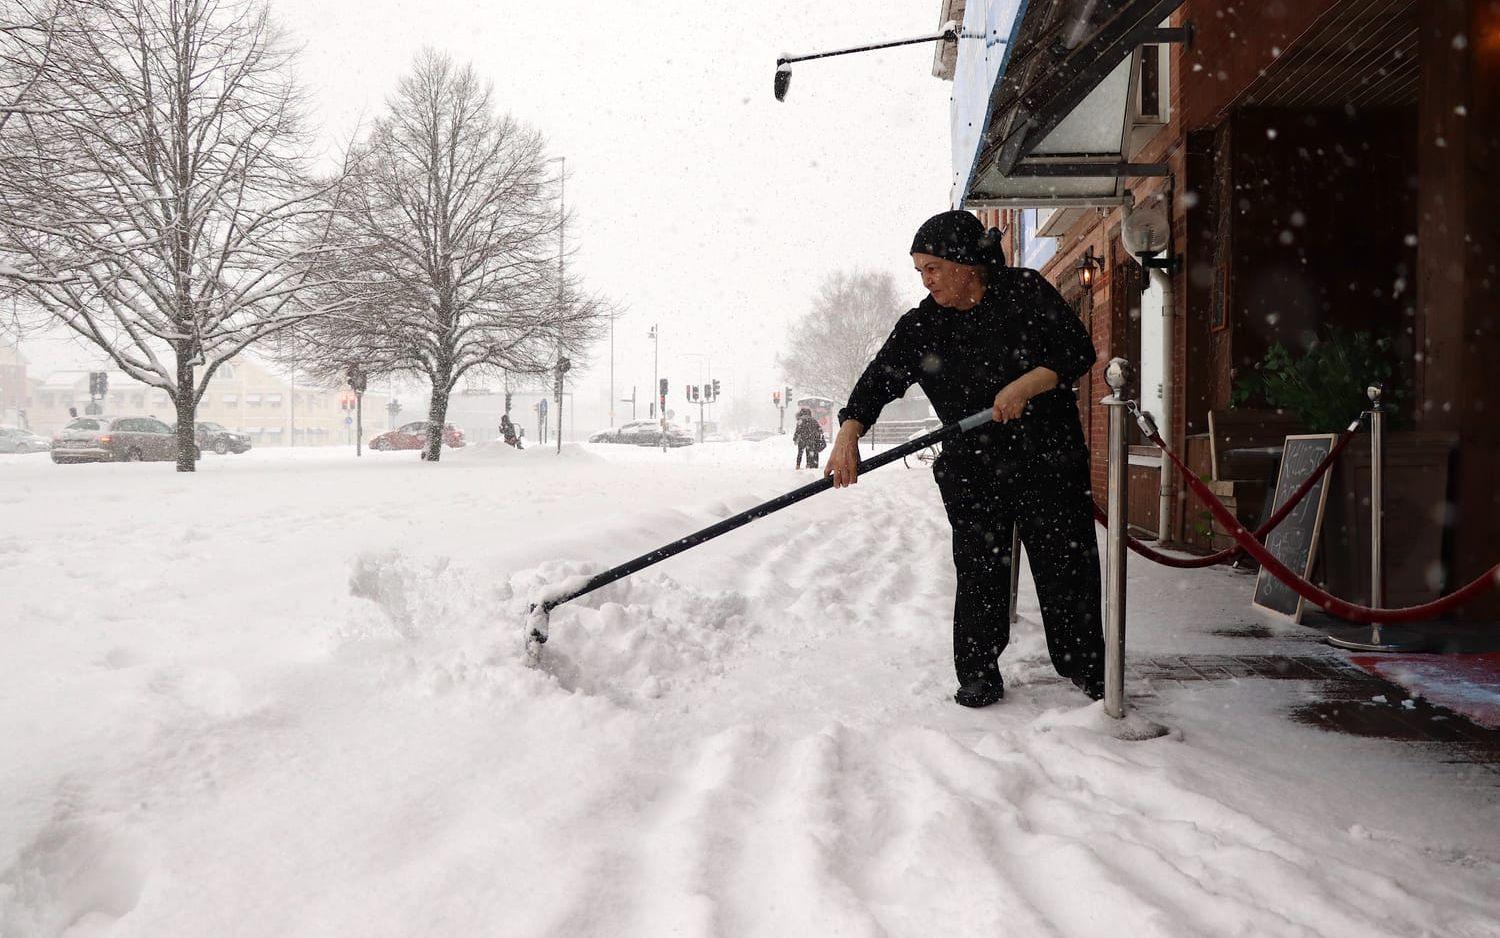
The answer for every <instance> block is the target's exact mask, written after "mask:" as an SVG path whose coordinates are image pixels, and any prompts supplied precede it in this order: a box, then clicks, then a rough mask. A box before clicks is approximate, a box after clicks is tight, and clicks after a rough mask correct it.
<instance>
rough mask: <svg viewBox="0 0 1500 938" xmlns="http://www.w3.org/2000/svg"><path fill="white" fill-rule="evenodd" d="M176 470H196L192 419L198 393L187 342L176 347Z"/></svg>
mask: <svg viewBox="0 0 1500 938" xmlns="http://www.w3.org/2000/svg"><path fill="white" fill-rule="evenodd" d="M176 351H177V398H176V401H175V404H176V408H177V471H178V472H196V471H197V470H198V441H197V434H196V433H195V432H194V430H195V424H194V421H195V419H196V417H197V415H198V400H197V398H198V395H197V389H196V387H195V386H194V384H193V357H192V349H191V348H190V347H188V343H187V342H183V343H182V344H181V347H179V348H177V350H176Z"/></svg>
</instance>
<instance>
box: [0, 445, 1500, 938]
mask: <svg viewBox="0 0 1500 938" xmlns="http://www.w3.org/2000/svg"><path fill="white" fill-rule="evenodd" d="M790 464H791V453H790V450H789V449H788V448H787V447H786V446H785V445H783V444H782V443H781V442H780V441H776V440H772V441H767V442H766V443H762V444H720V445H710V446H699V447H691V448H688V449H685V450H675V451H672V452H670V453H665V454H663V453H660V452H657V451H654V450H638V449H632V448H623V447H608V446H599V447H591V446H583V447H568V448H566V449H565V451H564V453H563V454H562V455H561V456H560V457H559V456H557V455H554V454H553V453H552V452H550V451H545V452H543V451H528V452H526V453H524V454H521V453H516V452H514V451H511V450H508V449H504V448H501V447H493V446H484V447H472V448H470V449H468V450H466V451H462V452H458V453H453V454H451V455H449V456H445V459H444V462H442V463H441V464H439V465H437V466H430V465H423V464H420V463H418V462H417V461H416V459H415V458H414V456H413V455H411V454H405V453H377V454H369V455H367V456H366V457H365V458H364V459H363V460H361V461H359V462H356V461H355V460H354V459H353V457H352V453H348V452H344V451H327V450H303V451H296V452H275V451H263V452H254V453H251V454H249V455H247V456H243V457H228V458H209V459H208V460H207V461H206V462H205V463H204V464H203V466H202V472H201V473H200V474H199V475H198V476H197V477H196V478H186V477H183V476H179V475H177V474H175V473H173V472H172V471H171V469H170V466H168V465H165V464H156V465H153V464H136V465H118V466H116V465H107V466H76V467H58V466H53V465H51V464H50V463H48V462H46V461H45V459H44V458H42V459H38V458H37V457H0V936H3V938H12V936H17V938H19V936H50V935H70V936H86V935H143V936H144V935H149V936H163V935H184V936H186V935H216V936H228V935H247V936H251V935H253V936H283V935H353V934H359V935H366V936H379V935H391V936H398V935H399V936H410V935H463V936H473V935H506V936H511V935H516V936H533V935H536V936H540V935H558V936H583V935H611V936H614V935H640V936H659V935H689V936H692V935H702V936H710V935H725V936H740V935H767V936H786V935H831V934H841V935H859V936H863V935H869V936H879V935H892V936H895V935H903V936H904V935H912V936H917V935H924V936H925V935H932V934H939V933H956V934H976V935H978V934H1013V935H1027V936H1032V935H1069V936H1071V935H1106V934H1107V935H1111V936H1116V935H1180V936H1198V935H1206V934H1214V935H1219V934H1244V935H1309V936H1311V935H1317V936H1336V935H1348V936H1356V935H1358V936H1368V935H1404V936H1409V935H1445V936H1447V935H1451V936H1480V935H1500V892H1497V890H1496V889H1495V887H1494V884H1495V882H1496V881H1497V875H1500V792H1497V791H1496V789H1495V788H1494V787H1493V784H1492V782H1489V781H1486V780H1483V779H1474V778H1472V777H1471V776H1467V775H1465V774H1463V773H1462V771H1460V770H1459V769H1457V768H1454V767H1449V766H1444V765H1442V764H1440V763H1437V762H1436V761H1435V760H1423V759H1421V758H1419V757H1416V756H1413V755H1412V754H1411V753H1410V752H1409V751H1406V750H1401V749H1399V748H1397V747H1394V746H1392V745H1390V744H1386V743H1381V742H1378V741H1375V742H1371V741H1360V740H1355V739H1351V738H1347V737H1342V736H1338V735H1334V734H1327V733H1323V732H1320V731H1318V730H1315V729H1311V728H1306V727H1300V726H1296V725H1294V724H1292V723H1290V722H1288V721H1286V720H1285V719H1283V718H1282V717H1281V716H1280V715H1279V714H1280V713H1281V712H1283V711H1285V710H1287V709H1289V708H1290V707H1291V706H1292V705H1293V704H1294V703H1296V702H1298V701H1299V700H1300V699H1302V697H1304V696H1305V695H1307V694H1310V693H1311V688H1310V687H1308V686H1307V685H1304V684H1299V683H1298V682H1295V681H1277V682H1266V681H1243V682H1236V683H1234V684H1232V685H1229V684H1221V685H1218V686H1213V687H1209V686H1207V685H1203V686H1201V687H1198V688H1190V689H1186V690H1181V691H1178V692H1174V693H1172V694H1166V693H1163V694H1161V695H1159V696H1154V697H1149V698H1146V699H1144V700H1143V701H1142V704H1143V705H1144V706H1145V707H1147V708H1149V710H1150V712H1151V715H1152V716H1154V717H1155V718H1157V719H1159V720H1161V721H1162V722H1165V723H1167V724H1168V725H1169V726H1172V727H1173V728H1174V729H1175V730H1176V732H1175V733H1174V735H1173V736H1172V737H1169V738H1167V739H1163V740H1157V741H1153V742H1147V743H1122V742H1118V741H1116V740H1114V739H1112V738H1110V737H1109V736H1108V735H1106V734H1105V733H1103V732H1101V729H1100V726H1101V723H1102V721H1103V718H1102V716H1101V714H1100V711H1099V707H1098V705H1090V704H1089V702H1088V701H1087V700H1086V699H1085V698H1084V697H1083V696H1082V695H1080V694H1079V693H1078V692H1077V691H1076V690H1075V689H1074V688H1073V687H1072V685H1071V684H1066V683H1065V682H1062V681H1061V680H1059V679H1058V678H1057V677H1056V676H1055V675H1054V674H1052V673H1051V672H1050V668H1049V667H1048V665H1047V661H1046V655H1045V651H1044V647H1043V644H1042V641H1041V636H1040V632H1039V629H1038V627H1037V626H1036V624H1035V620H1036V606H1035V599H1034V596H1033V595H1032V593H1031V591H1030V587H1029V583H1028V582H1027V581H1026V579H1025V578H1024V576H1023V585H1022V607H1021V611H1022V616H1023V622H1022V624H1021V625H1020V626H1019V627H1018V633H1017V636H1016V639H1015V641H1014V642H1013V644H1012V647H1011V649H1010V650H1009V651H1008V652H1007V654H1006V656H1005V658H1004V659H1003V661H1002V670H1003V671H1004V673H1005V676H1006V679H1007V684H1008V692H1009V697H1008V698H1007V699H1006V701H1005V702H1004V703H1003V704H1001V705H999V706H997V707H992V708H989V709H986V710H980V711H970V710H965V709H963V708H960V707H957V706H955V705H954V704H953V703H952V702H951V699H950V694H951V693H952V690H953V688H952V675H951V658H950V656H949V635H948V631H949V621H950V620H949V614H950V611H951V597H952V584H953V570H952V565H951V561H950V559H949V555H948V541H947V525H946V521H945V519H944V518H943V515H942V508H941V505H940V503H939V501H938V498H937V494H936V491H935V489H934V487H933V485H932V482H931V478H930V473H928V472H926V471H925V470H906V469H904V468H902V467H901V466H900V465H899V464H897V465H895V466H893V467H891V468H889V469H884V470H882V471H881V472H879V473H876V474H872V475H871V476H868V477H867V478H865V479H864V480H863V481H862V482H861V483H860V485H859V486H858V487H856V488H855V489H853V490H850V491H848V492H839V493H830V494H826V495H820V496H818V497H817V498H815V499H812V500H811V501H809V502H806V503H804V504H803V505H801V506H799V507H797V508H794V509H791V510H789V511H786V512H783V513H781V514H779V515H775V516H772V517H771V518H768V519H765V520H763V521H760V522H757V523H755V524H754V525H751V526H750V527H747V528H745V529H743V530H741V531H738V532H735V533H733V534H730V535H728V536H726V537H724V538H721V539H720V540H718V541H715V542H713V543H712V544H709V545H706V546H704V547H702V548H699V549H696V550H694V551H691V552H689V553H688V554H685V555H683V556H682V557H679V558H675V559H674V560H671V561H668V562H667V563H665V564H662V565H660V566H658V567H655V568H653V569H651V570H649V571H647V572H645V573H643V574H640V575H638V576H636V577H634V578H631V579H628V580H625V581H622V582H620V583H617V584H615V585H613V586H611V587H608V588H606V589H604V590H602V591H600V592H598V593H595V594H592V595H590V596H588V597H585V598H583V599H580V600H578V601H576V602H574V603H572V604H569V605H567V606H564V607H561V608H560V609H559V610H557V611H556V612H555V613H554V614H553V617H552V640H551V642H550V643H549V644H548V645H547V646H546V652H545V660H544V666H543V668H542V669H540V670H533V669H528V668H527V667H525V666H524V664H523V661H522V655H521V641H522V623H523V621H524V616H525V609H526V603H527V600H528V598H529V597H530V596H532V595H533V594H534V593H535V592H536V591H537V590H538V589H539V588H540V587H542V586H544V585H546V584H548V583H552V582H556V581H558V580H560V579H563V578H565V577H567V576H570V575H573V574H577V573H584V572H591V571H594V570H597V569H602V568H603V567H604V566H607V565H609V564H612V563H615V562H619V561H621V560H624V559H628V558H629V557H632V556H634V555H636V554H638V553H642V552H644V551H646V550H648V549H650V548H653V547H656V546H659V545H660V544H662V543H665V542H666V541H669V540H672V539H674V538H676V537H678V536H681V535H682V534H684V533H687V532H689V531H691V530H694V529H696V528H698V527H701V526H703V525H705V524H708V523H711V522H712V521H714V520H716V519H718V518H721V517H725V516H727V515H729V514H731V513H733V512H736V511H739V510H742V509H743V508H746V507H749V506H750V505H752V504H754V503H756V502H758V501H760V500H762V499H763V498H766V497H769V496H771V495H774V494H777V493H779V492H781V491H784V490H786V489H788V488H791V487H792V486H794V485H796V484H798V483H800V482H806V481H809V480H810V479H811V478H812V476H810V475H809V474H807V473H802V474H800V475H799V474H797V473H795V472H793V471H792V470H791V469H790V468H789V466H790ZM1131 575H1132V579H1131V590H1132V619H1131V637H1132V651H1133V652H1143V653H1144V652H1157V653H1163V652H1166V651H1178V652H1181V651H1182V649H1183V648H1184V647H1185V643H1187V642H1192V643H1193V644H1192V646H1191V648H1190V649H1189V651H1190V652H1191V653H1203V652H1205V651H1210V650H1215V649H1218V650H1225V649H1230V648H1234V649H1239V650H1242V649H1243V646H1244V643H1245V642H1246V641H1247V640H1246V639H1243V638H1232V637H1222V636H1221V637H1215V636H1214V635H1212V634H1211V632H1212V626H1213V625H1215V624H1219V625H1231V624H1233V623H1236V622H1246V621H1253V618H1252V617H1251V615H1250V613H1249V610H1248V609H1247V608H1246V605H1247V599H1248V592H1249V590H1250V587H1251V584H1250V583H1248V582H1247V581H1245V580H1244V579H1242V578H1240V577H1238V576H1237V575H1235V574H1233V573H1229V572H1226V571H1217V570H1215V571H1204V572H1199V573H1189V574H1181V573H1176V572H1171V571H1163V570H1159V569H1152V568H1148V567H1145V566H1144V565H1142V564H1139V563H1138V562H1135V561H1134V560H1133V565H1132V568H1131ZM1268 627H1269V628H1271V629H1272V630H1273V631H1275V630H1276V629H1279V628H1282V627H1279V626H1274V625H1270V626H1268ZM1286 628H1290V627H1286ZM1256 641H1259V642H1261V643H1262V644H1269V645H1274V644H1275V642H1276V639H1275V637H1274V636H1273V637H1272V638H1269V639H1264V638H1263V639H1258V640H1256ZM1215 643H1217V644H1215ZM1132 689H1133V690H1144V688H1141V687H1134V688H1132Z"/></svg>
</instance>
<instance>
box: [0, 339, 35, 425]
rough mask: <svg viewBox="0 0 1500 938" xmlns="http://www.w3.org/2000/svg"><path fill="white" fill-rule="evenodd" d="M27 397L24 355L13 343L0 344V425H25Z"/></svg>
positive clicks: (28, 395)
mask: <svg viewBox="0 0 1500 938" xmlns="http://www.w3.org/2000/svg"><path fill="white" fill-rule="evenodd" d="M29 397H30V394H29V391H28V385H27V379H26V356H24V355H22V354H21V351H20V349H17V348H16V347H15V346H13V345H0V425H3V426H9V427H24V426H26V416H27V415H26V408H27V402H28V399H29Z"/></svg>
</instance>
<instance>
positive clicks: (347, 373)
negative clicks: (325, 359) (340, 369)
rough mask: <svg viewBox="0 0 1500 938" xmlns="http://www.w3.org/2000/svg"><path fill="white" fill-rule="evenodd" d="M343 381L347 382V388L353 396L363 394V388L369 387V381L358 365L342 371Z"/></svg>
mask: <svg viewBox="0 0 1500 938" xmlns="http://www.w3.org/2000/svg"><path fill="white" fill-rule="evenodd" d="M344 380H345V381H347V382H349V387H350V388H351V389H352V390H353V391H354V393H355V394H363V393H365V388H366V387H367V386H368V385H369V379H367V378H366V377H365V373H364V371H363V370H362V369H361V368H360V367H359V366H358V365H350V366H348V367H347V368H345V369H344Z"/></svg>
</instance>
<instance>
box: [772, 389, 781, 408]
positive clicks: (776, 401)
mask: <svg viewBox="0 0 1500 938" xmlns="http://www.w3.org/2000/svg"><path fill="white" fill-rule="evenodd" d="M771 404H772V405H774V406H776V407H780V406H781V392H780V391H772V392H771Z"/></svg>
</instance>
